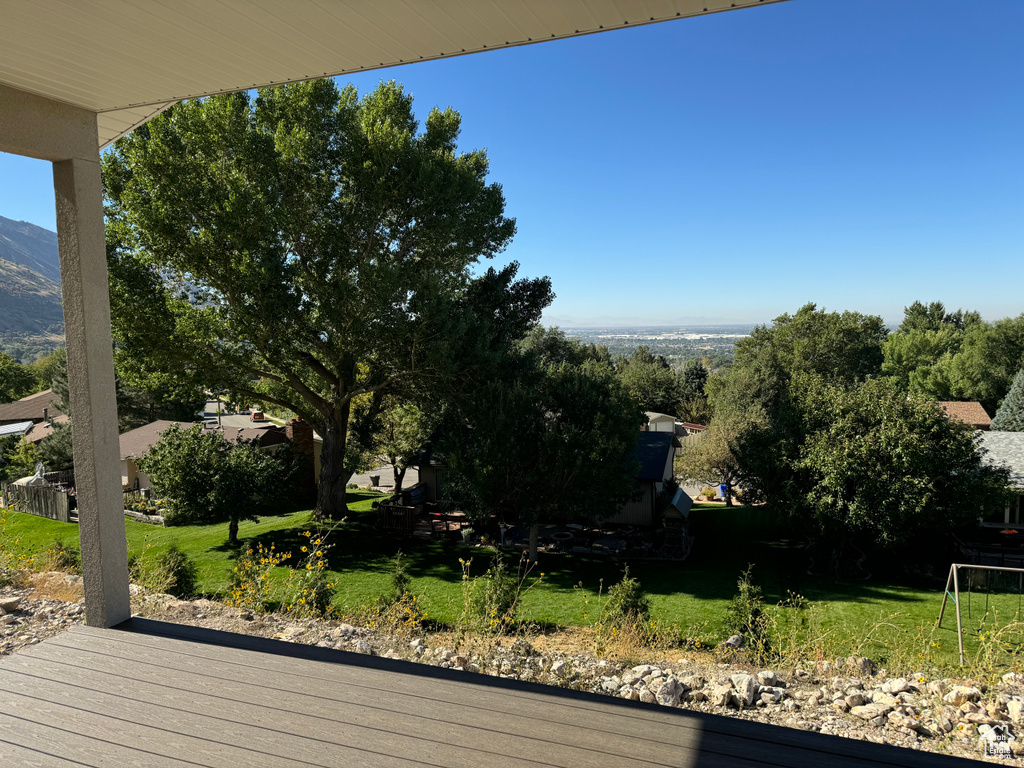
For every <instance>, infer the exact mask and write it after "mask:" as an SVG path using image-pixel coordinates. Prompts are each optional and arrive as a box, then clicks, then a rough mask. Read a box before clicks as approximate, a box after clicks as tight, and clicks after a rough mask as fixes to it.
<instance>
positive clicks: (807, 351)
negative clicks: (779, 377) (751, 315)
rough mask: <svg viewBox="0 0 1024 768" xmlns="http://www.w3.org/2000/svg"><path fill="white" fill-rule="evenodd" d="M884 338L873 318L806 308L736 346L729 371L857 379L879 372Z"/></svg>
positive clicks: (760, 329)
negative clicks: (775, 370) (755, 370)
mask: <svg viewBox="0 0 1024 768" xmlns="http://www.w3.org/2000/svg"><path fill="white" fill-rule="evenodd" d="M887 336H888V331H887V330H886V328H885V323H883V322H882V318H880V317H878V316H877V315H862V314H861V313H859V312H849V311H847V312H842V313H840V312H826V311H825V310H824V309H818V308H817V306H816V305H815V304H806V305H804V306H803V307H801V308H800V309H799V310H798V311H797V313H796V314H795V315H790V314H784V315H780V316H779V317H777V318H775V322H774V323H772V325H770V326H765V325H759V326H757V327H756V328H754V330H753V332H752V333H751V334H750V336H748V337H747V338H745V339H740V340H739V341H738V342H736V362H735V364H734V366H733V367H734V368H737V367H738V368H740V369H745V368H746V369H749V368H752V367H759V368H765V367H769V366H771V367H776V368H778V369H779V370H780V371H781V372H782V373H783V374H784V375H785V376H787V377H793V376H799V375H804V374H816V375H818V376H821V377H823V378H825V379H827V380H829V381H837V382H844V381H858V380H862V379H864V378H866V377H868V376H874V375H877V374H878V373H879V372H880V371H881V367H882V344H883V343H884V342H885V340H886V337H887Z"/></svg>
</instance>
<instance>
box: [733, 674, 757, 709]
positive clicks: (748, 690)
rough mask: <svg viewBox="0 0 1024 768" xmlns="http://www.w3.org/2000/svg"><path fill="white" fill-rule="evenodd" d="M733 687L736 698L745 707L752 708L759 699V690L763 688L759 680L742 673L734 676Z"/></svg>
mask: <svg viewBox="0 0 1024 768" xmlns="http://www.w3.org/2000/svg"><path fill="white" fill-rule="evenodd" d="M731 680H732V684H733V687H734V688H735V689H736V696H737V698H738V699H739V701H741V702H742V703H743V704H744V706H748V707H749V706H751V705H752V704H753V703H754V699H755V698H757V693H758V690H759V689H760V688H761V685H760V683H758V682H757V678H755V677H754V676H753V675H748V674H745V673H741V674H738V675H733V676H732V678H731Z"/></svg>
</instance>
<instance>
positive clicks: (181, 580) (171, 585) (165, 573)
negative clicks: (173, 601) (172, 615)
mask: <svg viewBox="0 0 1024 768" xmlns="http://www.w3.org/2000/svg"><path fill="white" fill-rule="evenodd" d="M154 572H155V573H154V581H157V582H158V583H160V584H162V585H163V588H162V589H161V590H160V591H161V592H166V593H167V594H169V595H174V596H175V597H192V596H193V595H194V594H196V587H197V586H198V584H199V568H198V566H196V562H195V560H193V559H192V558H191V557H189V556H188V554H186V553H185V552H184V551H182V550H181V548H180V547H178V544H177V543H176V542H174V543H172V544H171V546H170V547H168V548H167V551H165V552H163V553H162V554H160V555H159V556H158V557H157V558H156V566H155V568H154Z"/></svg>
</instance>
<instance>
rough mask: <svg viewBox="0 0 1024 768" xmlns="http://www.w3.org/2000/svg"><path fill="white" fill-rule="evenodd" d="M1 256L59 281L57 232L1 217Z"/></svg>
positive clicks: (54, 280)
mask: <svg viewBox="0 0 1024 768" xmlns="http://www.w3.org/2000/svg"><path fill="white" fill-rule="evenodd" d="M0 259H3V260H4V261H9V262H11V263H13V264H20V265H21V266H23V267H28V268H29V269H31V270H32V271H33V272H38V273H39V274H40V275H42V276H43V277H46V278H49V279H50V280H52V281H53V282H55V283H57V284H60V260H59V259H58V257H57V233H56V232H51V231H50V230H48V229H43V228H42V227H37V226H36V225H35V224H29V223H28V222H27V221H13V220H11V219H5V218H4V217H3V216H0Z"/></svg>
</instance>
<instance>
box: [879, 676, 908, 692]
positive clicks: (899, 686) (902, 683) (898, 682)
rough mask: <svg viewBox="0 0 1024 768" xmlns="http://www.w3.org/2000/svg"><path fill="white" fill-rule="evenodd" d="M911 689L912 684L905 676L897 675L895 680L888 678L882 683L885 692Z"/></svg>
mask: <svg viewBox="0 0 1024 768" xmlns="http://www.w3.org/2000/svg"><path fill="white" fill-rule="evenodd" d="M909 690H910V684H909V683H908V682H907V680H906V678H904V677H897V678H896V679H894V680H886V681H885V682H884V683H882V691H883V692H884V693H892V694H896V693H903V692H904V691H909Z"/></svg>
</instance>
